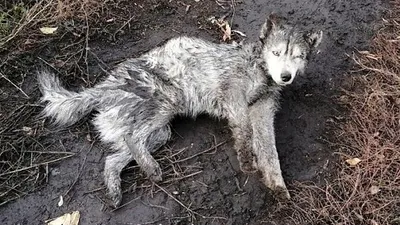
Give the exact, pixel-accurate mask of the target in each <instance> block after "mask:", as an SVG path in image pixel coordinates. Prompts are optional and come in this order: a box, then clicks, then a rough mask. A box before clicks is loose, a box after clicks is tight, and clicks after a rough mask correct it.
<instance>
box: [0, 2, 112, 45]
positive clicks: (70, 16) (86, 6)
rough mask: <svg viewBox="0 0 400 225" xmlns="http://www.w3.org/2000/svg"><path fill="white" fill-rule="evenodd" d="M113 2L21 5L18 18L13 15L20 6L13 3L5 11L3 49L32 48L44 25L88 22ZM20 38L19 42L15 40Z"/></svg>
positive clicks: (0, 38)
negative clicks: (11, 47)
mask: <svg viewBox="0 0 400 225" xmlns="http://www.w3.org/2000/svg"><path fill="white" fill-rule="evenodd" d="M109 2H110V1H109V0H103V1H96V0H40V1H37V2H35V3H33V4H31V5H29V4H27V5H24V4H22V5H18V8H17V9H19V10H18V15H15V14H16V13H10V12H14V11H15V7H16V5H14V4H9V5H8V8H6V9H4V10H3V11H4V13H3V14H4V15H7V17H5V18H6V19H7V20H5V21H4V23H5V24H7V29H3V30H5V31H7V32H3V33H2V35H0V50H5V49H6V48H9V47H10V45H8V44H9V43H10V42H11V41H12V40H13V45H18V47H19V48H23V46H24V45H32V44H33V43H32V41H36V40H38V36H40V35H42V36H43V34H41V33H40V31H39V29H38V28H39V27H41V26H57V25H59V23H60V22H65V21H68V20H71V21H73V20H77V21H79V20H80V21H87V20H96V19H98V18H99V16H100V14H101V12H102V11H103V7H104V6H107V4H109ZM15 39H17V40H18V41H15Z"/></svg>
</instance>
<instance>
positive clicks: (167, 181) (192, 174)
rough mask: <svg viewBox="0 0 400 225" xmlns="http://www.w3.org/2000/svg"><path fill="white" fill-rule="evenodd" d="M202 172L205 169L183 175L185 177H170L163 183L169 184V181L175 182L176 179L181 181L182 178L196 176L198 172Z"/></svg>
mask: <svg viewBox="0 0 400 225" xmlns="http://www.w3.org/2000/svg"><path fill="white" fill-rule="evenodd" d="M202 172H203V171H202V170H201V171H197V172H194V173H191V174H189V175H186V176H183V177H179V178H175V179H169V180H166V181H164V182H163V184H168V183H171V182H174V181H180V180H183V179H186V178H189V177H193V176H196V175H197V174H200V173H202Z"/></svg>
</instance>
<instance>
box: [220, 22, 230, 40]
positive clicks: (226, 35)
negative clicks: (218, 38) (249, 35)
mask: <svg viewBox="0 0 400 225" xmlns="http://www.w3.org/2000/svg"><path fill="white" fill-rule="evenodd" d="M224 25H225V29H224V36H223V37H222V40H224V41H226V39H228V40H231V35H232V30H231V26H230V25H229V23H228V22H225V23H224Z"/></svg>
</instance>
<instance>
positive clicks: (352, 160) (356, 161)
mask: <svg viewBox="0 0 400 225" xmlns="http://www.w3.org/2000/svg"><path fill="white" fill-rule="evenodd" d="M346 162H347V163H348V164H349V165H350V166H356V165H357V164H358V163H359V162H361V159H359V158H352V159H347V160H346Z"/></svg>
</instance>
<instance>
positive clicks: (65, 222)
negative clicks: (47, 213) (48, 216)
mask: <svg viewBox="0 0 400 225" xmlns="http://www.w3.org/2000/svg"><path fill="white" fill-rule="evenodd" d="M79 218H80V213H79V211H73V212H72V213H66V214H64V215H62V216H60V217H57V218H55V219H53V220H51V221H50V222H48V223H47V225H78V224H79Z"/></svg>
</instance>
